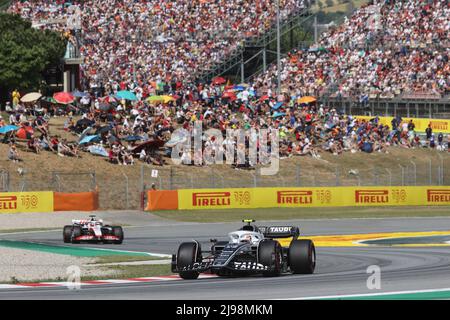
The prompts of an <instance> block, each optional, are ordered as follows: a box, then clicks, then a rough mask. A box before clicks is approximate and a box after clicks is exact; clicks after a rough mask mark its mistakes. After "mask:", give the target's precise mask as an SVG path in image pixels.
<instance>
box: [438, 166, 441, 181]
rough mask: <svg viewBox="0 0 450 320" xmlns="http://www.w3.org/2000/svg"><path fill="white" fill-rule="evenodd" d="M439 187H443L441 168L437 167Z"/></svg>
mask: <svg viewBox="0 0 450 320" xmlns="http://www.w3.org/2000/svg"><path fill="white" fill-rule="evenodd" d="M437 185H438V186H440V185H441V166H438V167H437Z"/></svg>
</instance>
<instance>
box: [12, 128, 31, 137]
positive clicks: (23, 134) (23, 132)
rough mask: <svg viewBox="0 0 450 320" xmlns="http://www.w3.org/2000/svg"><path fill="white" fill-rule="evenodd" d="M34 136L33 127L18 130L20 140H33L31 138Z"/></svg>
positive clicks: (17, 134)
mask: <svg viewBox="0 0 450 320" xmlns="http://www.w3.org/2000/svg"><path fill="white" fill-rule="evenodd" d="M33 134H34V131H33V128H31V127H22V128H20V129H19V130H17V133H16V136H17V138H19V139H31V136H32V135H33Z"/></svg>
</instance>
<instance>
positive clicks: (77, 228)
mask: <svg viewBox="0 0 450 320" xmlns="http://www.w3.org/2000/svg"><path fill="white" fill-rule="evenodd" d="M81 234H82V232H81V227H80V226H73V228H72V235H71V241H72V243H80V241H78V240H74V239H75V238H77V237H79V236H81Z"/></svg>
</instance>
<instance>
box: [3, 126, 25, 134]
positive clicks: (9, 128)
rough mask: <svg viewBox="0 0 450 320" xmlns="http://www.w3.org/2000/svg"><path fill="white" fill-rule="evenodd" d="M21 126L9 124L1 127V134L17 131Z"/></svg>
mask: <svg viewBox="0 0 450 320" xmlns="http://www.w3.org/2000/svg"><path fill="white" fill-rule="evenodd" d="M19 128H20V127H17V126H13V125H7V126H3V127H0V134H5V133H8V132H10V131H16V130H18V129H19Z"/></svg>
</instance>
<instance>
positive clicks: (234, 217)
mask: <svg viewBox="0 0 450 320" xmlns="http://www.w3.org/2000/svg"><path fill="white" fill-rule="evenodd" d="M153 213H154V214H155V215H157V216H160V217H162V218H166V219H172V220H177V221H188V222H237V221H241V220H242V219H255V220H257V221H261V220H292V219H338V218H392V217H438V216H450V210H449V208H448V207H445V206H442V207H364V208H354V207H340V208H264V209H262V208H261V209H228V210H177V211H158V212H153Z"/></svg>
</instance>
